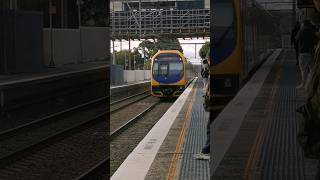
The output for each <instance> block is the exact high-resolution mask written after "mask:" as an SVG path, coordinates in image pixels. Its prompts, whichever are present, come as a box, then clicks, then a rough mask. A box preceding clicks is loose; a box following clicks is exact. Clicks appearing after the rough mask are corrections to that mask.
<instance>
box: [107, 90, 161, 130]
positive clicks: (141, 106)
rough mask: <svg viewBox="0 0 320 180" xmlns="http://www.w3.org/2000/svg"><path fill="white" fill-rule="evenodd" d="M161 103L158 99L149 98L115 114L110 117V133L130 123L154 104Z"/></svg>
mask: <svg viewBox="0 0 320 180" xmlns="http://www.w3.org/2000/svg"><path fill="white" fill-rule="evenodd" d="M157 101H159V99H158V98H156V97H152V96H150V97H148V98H146V99H143V100H141V101H139V102H136V103H134V104H132V105H130V106H127V107H125V108H123V109H121V110H119V111H117V112H115V113H113V114H111V115H110V131H111V132H113V131H114V130H116V129H117V128H119V127H120V126H122V125H124V124H125V123H126V122H128V120H129V119H131V118H133V117H135V116H137V115H138V114H140V113H141V112H143V111H144V110H145V109H146V108H147V107H149V106H151V105H152V104H153V103H155V102H157Z"/></svg>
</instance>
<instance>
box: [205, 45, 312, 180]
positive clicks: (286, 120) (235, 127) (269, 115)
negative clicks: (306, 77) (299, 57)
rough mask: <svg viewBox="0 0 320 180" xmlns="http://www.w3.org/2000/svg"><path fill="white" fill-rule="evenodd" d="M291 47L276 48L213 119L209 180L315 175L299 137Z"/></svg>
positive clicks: (296, 179) (299, 93) (299, 98)
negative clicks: (287, 48)
mask: <svg viewBox="0 0 320 180" xmlns="http://www.w3.org/2000/svg"><path fill="white" fill-rule="evenodd" d="M295 64H296V60H295V55H294V51H291V50H276V51H275V52H274V53H273V54H272V55H271V56H270V57H269V59H268V60H267V61H266V62H265V63H264V64H263V66H262V67H261V68H259V69H258V71H257V72H256V73H255V74H254V75H253V77H252V78H251V79H250V80H249V81H248V83H247V84H246V85H245V86H244V87H243V88H242V89H241V90H240V91H239V93H238V94H237V95H236V97H235V98H233V100H232V101H230V102H229V103H228V105H227V106H226V107H225V108H224V110H223V111H222V112H221V113H220V114H219V115H218V116H217V117H216V118H215V120H214V122H213V123H211V132H213V134H212V136H211V138H210V140H211V145H213V146H212V147H211V157H212V159H213V161H211V162H210V164H211V167H212V169H211V175H210V177H211V179H214V180H236V179H245V180H247V179H250V180H271V179H272V180H282V179H283V180H309V179H310V180H314V179H315V174H316V170H317V161H318V160H313V159H307V158H305V157H304V152H303V150H302V149H301V147H300V145H299V143H298V141H297V131H298V129H299V121H300V120H301V118H302V117H301V116H300V115H299V114H298V113H296V112H295V110H296V108H297V107H299V106H301V105H302V104H303V103H304V102H305V95H306V93H305V92H304V90H303V89H297V88H296V87H297V86H298V84H299V83H300V70H299V67H298V66H296V65H295Z"/></svg>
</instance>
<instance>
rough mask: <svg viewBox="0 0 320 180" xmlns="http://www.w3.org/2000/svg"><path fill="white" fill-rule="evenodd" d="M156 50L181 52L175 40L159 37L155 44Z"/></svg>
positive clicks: (178, 43)
mask: <svg viewBox="0 0 320 180" xmlns="http://www.w3.org/2000/svg"><path fill="white" fill-rule="evenodd" d="M156 48H157V49H158V50H178V51H180V52H183V50H182V47H181V45H180V42H179V40H178V39H177V38H168V37H165V36H160V37H159V39H158V41H157V42H156Z"/></svg>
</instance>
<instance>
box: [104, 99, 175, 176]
mask: <svg viewBox="0 0 320 180" xmlns="http://www.w3.org/2000/svg"><path fill="white" fill-rule="evenodd" d="M172 104H173V102H161V101H159V100H158V101H156V102H153V103H148V106H147V107H145V109H144V110H143V111H141V112H140V113H139V114H137V115H135V116H134V117H131V118H128V120H127V121H126V122H125V123H123V124H122V125H119V126H117V127H115V128H113V129H111V133H110V139H111V141H110V150H111V152H110V154H111V155H110V174H111V175H112V174H113V173H114V172H115V171H116V169H117V168H118V167H119V166H120V165H121V163H122V162H123V161H124V160H125V158H126V157H127V156H128V155H129V154H130V152H132V150H133V149H134V148H135V147H136V146H137V144H139V142H140V141H141V140H142V139H143V138H144V137H145V135H146V134H147V133H148V132H149V131H150V129H151V128H152V127H153V126H154V125H155V124H156V123H157V122H158V120H159V119H160V118H161V117H162V115H163V114H164V113H165V112H166V111H167V109H169V107H170V106H171V105H172ZM111 126H112V125H111Z"/></svg>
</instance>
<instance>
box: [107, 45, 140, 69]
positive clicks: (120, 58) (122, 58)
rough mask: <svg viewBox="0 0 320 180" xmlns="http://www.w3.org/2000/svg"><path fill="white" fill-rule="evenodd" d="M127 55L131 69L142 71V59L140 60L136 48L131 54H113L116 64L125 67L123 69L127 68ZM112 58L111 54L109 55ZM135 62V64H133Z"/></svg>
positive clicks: (120, 52)
mask: <svg viewBox="0 0 320 180" xmlns="http://www.w3.org/2000/svg"><path fill="white" fill-rule="evenodd" d="M129 54H130V57H131V67H132V68H133V67H135V68H136V69H143V66H144V59H143V58H142V55H141V54H140V53H139V51H138V49H137V48H134V49H133V52H131V53H129V50H127V49H126V50H122V51H119V52H115V57H116V64H117V65H122V66H124V67H125V69H127V68H128V66H129V64H128V63H129V62H128V61H129ZM111 56H112V54H111ZM134 60H135V64H134Z"/></svg>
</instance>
